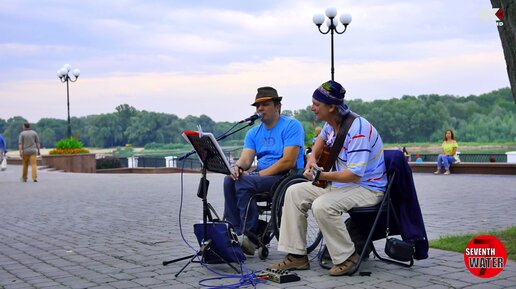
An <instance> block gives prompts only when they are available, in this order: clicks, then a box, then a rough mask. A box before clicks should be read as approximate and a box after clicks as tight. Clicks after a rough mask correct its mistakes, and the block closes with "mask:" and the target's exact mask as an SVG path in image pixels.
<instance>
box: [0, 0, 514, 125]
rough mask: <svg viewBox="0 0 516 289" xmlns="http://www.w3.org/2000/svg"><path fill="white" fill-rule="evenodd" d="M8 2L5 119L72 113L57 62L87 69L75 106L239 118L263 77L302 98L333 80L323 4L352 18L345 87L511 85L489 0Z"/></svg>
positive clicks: (338, 39) (338, 65) (415, 89)
mask: <svg viewBox="0 0 516 289" xmlns="http://www.w3.org/2000/svg"><path fill="white" fill-rule="evenodd" d="M41 3H42V2H40V1H29V0H25V1H16V2H9V1H7V2H6V1H4V2H1V3H0V32H1V33H0V62H1V63H2V70H0V96H1V98H2V101H3V106H2V111H0V118H4V119H6V118H9V117H12V116H14V115H23V116H25V117H28V118H29V119H31V120H33V121H37V120H38V119H39V118H41V117H46V116H52V117H58V118H65V116H66V115H65V113H66V102H65V100H66V94H65V93H66V89H65V88H64V85H62V84H60V83H59V80H58V79H57V78H56V76H55V71H56V70H57V69H59V68H60V67H61V66H62V65H63V64H64V63H70V64H71V65H72V66H73V68H79V69H81V77H80V78H79V80H78V82H76V83H73V84H72V85H71V86H70V102H71V108H70V109H71V113H72V115H76V116H84V115H88V114H99V113H108V112H113V111H114V108H115V107H116V106H117V105H119V104H122V103H128V104H130V105H132V106H134V107H136V108H137V109H145V110H150V111H158V112H167V113H174V114H177V115H179V116H180V117H184V116H186V115H188V114H193V115H200V114H207V115H209V116H211V117H213V118H214V119H216V120H238V119H241V118H243V117H246V116H248V115H249V114H250V113H252V109H253V108H252V107H250V106H249V103H250V101H251V100H252V99H253V98H254V95H255V93H256V88H257V87H259V86H263V85H272V86H274V87H276V88H277V89H278V91H279V92H280V94H282V95H284V96H285V98H284V109H299V108H304V107H306V106H307V105H308V104H309V103H310V96H311V93H312V91H313V89H314V88H315V87H316V86H318V85H319V84H320V83H321V82H323V81H325V80H328V79H329V78H330V73H329V70H330V37H329V35H321V34H320V33H319V32H318V31H317V28H316V27H315V25H314V24H313V23H312V15H313V14H314V13H318V12H319V13H323V12H324V9H325V8H326V7H328V6H335V7H337V8H338V11H339V12H349V13H351V14H352V15H353V21H352V23H351V24H350V26H349V27H348V30H347V31H346V32H345V33H344V34H343V35H336V36H335V69H336V79H337V80H339V81H341V82H343V84H344V85H345V86H346V88H347V90H348V96H347V97H348V98H350V99H351V98H362V99H364V100H372V99H378V98H390V97H401V96H402V95H404V94H426V93H450V94H457V95H467V94H480V93H484V92H488V91H490V90H493V89H498V88H500V87H504V86H508V79H507V72H506V70H505V63H504V58H503V53H502V49H501V45H500V40H499V36H498V32H497V28H496V26H495V23H494V22H492V21H486V20H483V19H482V18H481V17H480V16H479V14H481V13H480V12H481V11H483V10H482V9H486V8H487V9H489V8H490V6H489V3H488V2H487V1H482V3H480V2H476V1H465V0H462V1H451V2H450V1H438V0H429V1H417V2H414V1H408V0H407V1H402V0H397V1H381V0H350V1H347V2H346V3H343V2H342V1H315V0H314V1H294V0H288V1H259V2H252V1H251V2H249V1H245V2H242V1H203V0H200V1H194V2H191V1H190V2H184V1H136V0H125V1H108V2H105V1H82V2H80V1H79V2H69V1H60V0H55V1H51V2H49V3H45V5H43V4H41Z"/></svg>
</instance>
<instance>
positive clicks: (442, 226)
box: [0, 165, 516, 289]
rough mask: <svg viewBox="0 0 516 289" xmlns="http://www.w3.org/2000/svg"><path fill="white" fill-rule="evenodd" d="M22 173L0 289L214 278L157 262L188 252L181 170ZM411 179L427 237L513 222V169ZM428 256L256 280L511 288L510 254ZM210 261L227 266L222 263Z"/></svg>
mask: <svg viewBox="0 0 516 289" xmlns="http://www.w3.org/2000/svg"><path fill="white" fill-rule="evenodd" d="M20 172H21V167H20V166H15V165H11V166H9V168H8V170H7V171H4V172H0V220H1V221H0V288H6V289H7V288H199V287H201V286H200V285H199V284H198V282H199V281H200V280H201V279H204V278H210V277H215V275H214V274H213V273H211V272H210V271H208V270H207V269H205V268H203V267H201V266H200V265H199V264H191V265H190V266H188V267H187V269H186V270H185V272H183V273H182V274H181V275H180V276H179V277H178V278H176V277H174V274H175V273H177V272H178V271H179V269H180V268H181V267H182V266H183V264H185V262H184V261H182V262H178V263H174V264H170V265H169V266H166V267H163V266H162V265H161V262H162V261H164V260H170V259H174V258H179V257H182V256H185V255H188V254H192V251H191V250H190V249H189V248H188V247H187V246H186V245H185V244H184V243H183V241H182V239H181V234H180V230H179V220H178V215H179V209H180V203H181V200H182V198H181V190H180V188H181V187H180V183H181V178H180V175H179V174H159V175H137V174H124V175H122V174H120V175H111V174H109V175H107V174H73V173H61V172H49V171H39V182H38V183H33V182H30V181H29V182H28V183H21V182H20V181H19V175H20ZM199 177H200V175H197V174H189V175H185V176H184V188H185V191H184V194H183V209H182V225H183V227H182V228H183V234H184V237H185V238H186V239H187V240H188V241H189V242H190V243H191V244H192V245H193V246H194V248H197V245H196V243H195V236H194V234H193V228H192V225H193V224H194V223H197V222H199V221H200V220H201V217H202V203H201V201H200V199H198V198H197V196H196V190H197V184H198V180H199ZM208 178H209V180H210V182H211V184H210V189H209V195H208V199H209V201H210V203H212V205H213V206H214V207H215V209H216V210H217V212H219V213H222V192H221V188H222V176H221V175H218V174H210V175H209V176H208ZM414 178H415V182H416V187H417V190H418V196H419V200H420V204H421V207H422V211H423V215H424V219H425V224H426V229H427V232H428V235H429V237H430V238H431V239H433V238H437V237H439V236H441V235H444V234H455V233H464V232H479V231H482V230H489V229H499V228H504V227H506V226H509V225H514V224H515V223H516V221H515V220H516V218H515V217H516V216H515V213H514V212H515V211H514V207H515V205H516V176H493V175H490V176H484V175H450V176H442V175H441V176H434V175H429V174H415V175H414ZM379 247H381V245H379ZM429 254H430V257H429V258H428V259H426V260H422V261H416V263H415V265H414V266H413V267H412V268H401V267H398V266H394V265H389V264H386V263H383V262H380V261H378V260H375V259H370V260H369V261H367V262H365V263H364V264H363V266H362V268H361V270H362V271H371V272H372V274H371V276H369V277H366V276H358V275H357V276H352V277H330V276H328V273H327V270H325V269H322V268H320V267H319V266H318V265H317V263H316V262H315V261H313V262H312V270H309V271H300V272H298V274H299V275H300V276H301V278H302V279H301V281H298V282H293V283H286V284H281V285H280V284H276V283H271V282H269V283H267V284H259V285H258V286H257V288H344V287H348V288H464V287H467V288H509V287H515V286H516V266H515V265H516V263H515V262H512V261H510V262H508V264H507V267H506V268H505V270H504V271H503V272H502V273H501V274H499V275H498V276H497V277H495V278H491V279H481V278H477V277H475V276H473V275H472V274H470V273H469V271H468V270H467V269H466V268H465V266H464V263H463V255H462V254H460V253H451V252H446V251H441V250H434V249H431V250H430V252H429ZM282 257H283V254H282V253H280V252H277V251H276V242H275V241H273V242H272V246H271V248H270V255H269V260H267V261H266V262H264V261H261V260H260V259H259V258H258V257H250V258H249V259H248V260H247V261H246V262H245V265H246V266H247V268H248V269H252V270H261V269H264V268H265V267H266V266H267V264H268V263H271V262H276V261H278V260H280V259H282ZM210 268H211V269H217V270H219V271H222V272H225V273H231V272H232V271H231V270H230V269H229V267H227V266H226V265H210ZM234 282H236V280H235V279H233V280H225V281H224V282H223V283H224V284H229V283H234ZM210 284H217V283H210ZM218 284H220V282H219V283H218Z"/></svg>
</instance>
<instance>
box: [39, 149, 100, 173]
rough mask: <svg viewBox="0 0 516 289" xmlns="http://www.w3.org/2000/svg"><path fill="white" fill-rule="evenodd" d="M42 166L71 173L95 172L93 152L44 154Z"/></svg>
mask: <svg viewBox="0 0 516 289" xmlns="http://www.w3.org/2000/svg"><path fill="white" fill-rule="evenodd" d="M41 158H42V163H43V165H44V166H47V167H49V168H54V169H57V170H61V171H65V172H71V173H95V172H96V170H97V169H96V161H95V154H73V155H44V156H41Z"/></svg>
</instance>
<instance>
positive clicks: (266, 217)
mask: <svg viewBox="0 0 516 289" xmlns="http://www.w3.org/2000/svg"><path fill="white" fill-rule="evenodd" d="M302 172H303V170H302V169H301V170H297V169H294V170H291V171H290V172H289V173H288V174H286V175H284V176H283V177H282V178H281V179H280V180H279V181H278V182H276V184H274V186H273V187H272V189H271V191H270V192H265V193H260V194H255V195H253V196H252V197H251V198H250V199H249V202H248V203H247V208H248V209H249V206H250V204H251V202H256V203H257V207H258V214H259V219H258V222H259V230H258V231H259V233H258V234H253V233H251V232H247V233H248V234H249V235H248V237H249V238H250V239H251V241H253V243H255V244H256V245H257V251H258V256H259V258H260V259H261V260H265V259H267V257H268V256H269V249H268V247H269V243H270V241H271V240H272V239H273V238H276V239H277V240H278V239H279V228H280V225H281V214H282V209H283V201H284V199H285V193H286V191H287V188H288V187H290V186H291V185H294V184H297V183H302V182H307V181H308V180H307V179H306V178H305V177H303V175H302ZM246 215H247V214H246ZM245 223H246V222H244V224H245ZM244 230H245V229H244ZM321 240H322V233H321V232H320V230H319V226H318V225H317V222H316V220H315V217H314V216H313V214H312V212H311V211H310V212H309V215H308V227H307V248H306V250H307V253H311V252H312V251H314V250H315V249H316V248H317V247H318V246H319V244H320V243H321Z"/></svg>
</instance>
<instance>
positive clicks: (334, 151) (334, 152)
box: [324, 111, 358, 172]
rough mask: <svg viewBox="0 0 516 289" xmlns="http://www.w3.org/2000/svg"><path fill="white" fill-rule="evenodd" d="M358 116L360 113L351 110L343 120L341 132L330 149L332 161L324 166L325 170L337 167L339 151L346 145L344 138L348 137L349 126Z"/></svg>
mask: <svg viewBox="0 0 516 289" xmlns="http://www.w3.org/2000/svg"><path fill="white" fill-rule="evenodd" d="M357 117H358V115H357V114H356V113H354V112H351V111H350V112H349V113H348V114H347V115H346V117H345V118H344V119H343V120H342V124H341V126H340V129H339V133H338V134H337V136H336V137H335V142H334V143H333V146H332V147H331V150H330V159H329V160H330V161H329V162H327V163H326V165H325V166H324V171H325V172H329V171H330V169H335V161H336V160H337V158H338V157H339V153H340V151H341V150H342V146H343V145H344V140H345V139H346V135H347V134H348V131H349V128H350V127H351V124H353V121H354V120H355V118H357Z"/></svg>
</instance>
